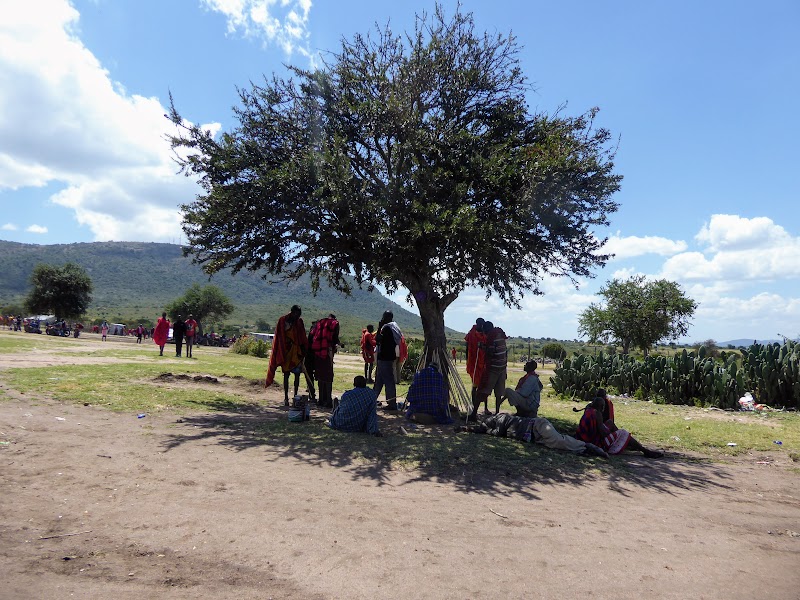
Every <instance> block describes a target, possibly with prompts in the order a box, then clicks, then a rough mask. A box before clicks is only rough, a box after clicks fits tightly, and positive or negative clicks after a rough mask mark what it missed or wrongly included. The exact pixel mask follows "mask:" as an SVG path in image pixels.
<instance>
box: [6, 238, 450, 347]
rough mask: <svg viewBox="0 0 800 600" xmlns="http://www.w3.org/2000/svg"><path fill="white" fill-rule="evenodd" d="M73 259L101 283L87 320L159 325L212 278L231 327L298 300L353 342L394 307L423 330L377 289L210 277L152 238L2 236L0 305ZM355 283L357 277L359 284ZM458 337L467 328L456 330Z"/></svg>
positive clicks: (307, 316)
mask: <svg viewBox="0 0 800 600" xmlns="http://www.w3.org/2000/svg"><path fill="white" fill-rule="evenodd" d="M42 262H43V263H49V264H55V265H63V264H64V263H67V262H73V263H76V264H78V265H80V266H82V267H83V268H84V269H86V271H87V272H88V273H89V276H90V277H91V278H92V282H93V284H94V293H93V302H92V305H91V307H90V309H89V312H88V314H87V319H86V320H87V321H90V320H92V319H100V318H107V319H108V320H109V321H114V322H121V323H133V322H144V323H152V322H153V321H154V320H155V318H156V317H158V316H159V315H160V314H161V312H162V310H163V309H164V306H166V305H167V304H168V303H169V302H172V301H173V300H174V299H175V298H177V297H178V296H180V295H182V294H183V293H184V291H185V290H186V289H187V288H188V287H190V286H191V285H192V284H194V283H198V284H200V285H207V284H209V283H210V284H213V285H216V286H218V287H219V288H221V289H222V290H223V292H224V293H225V294H226V295H227V296H228V297H229V298H230V299H231V301H232V302H233V303H234V304H235V305H236V311H235V312H234V314H233V315H231V317H230V318H229V319H228V321H227V322H226V325H229V326H233V327H237V328H242V329H253V328H254V327H255V322H256V321H257V320H259V319H261V320H265V321H267V322H268V323H270V324H272V325H274V324H275V323H276V321H277V320H278V318H279V317H280V316H281V315H283V314H285V313H286V312H288V310H289V307H291V306H292V305H293V304H299V305H300V306H301V307H302V308H303V318H304V320H305V322H306V324H307V325H308V324H310V323H311V321H312V320H315V319H317V318H319V317H322V316H325V315H327V314H328V313H334V314H335V315H336V316H337V318H339V320H340V321H341V323H342V330H343V338H345V339H346V340H347V342H348V343H353V340H354V339H355V338H360V332H361V329H362V328H363V327H364V326H365V325H366V324H367V323H372V324H373V325H377V323H378V320H379V319H380V317H381V314H382V313H383V311H384V310H391V311H392V312H393V313H394V315H395V320H396V321H397V323H398V324H399V325H400V327H401V328H402V329H403V330H404V331H405V332H407V333H408V334H409V335H411V336H419V337H421V336H422V323H421V321H420V318H419V316H417V315H415V314H414V313H412V312H410V311H408V310H406V309H405V308H403V307H402V306H400V305H398V304H396V303H395V302H392V301H391V300H389V299H388V298H386V297H385V296H383V295H382V294H380V293H379V292H377V291H372V292H368V291H366V290H359V289H358V288H357V287H354V291H353V294H352V296H350V297H348V296H346V295H344V294H342V293H340V292H337V291H335V290H333V289H331V288H328V287H322V288H321V289H320V290H319V292H318V293H317V295H316V296H314V295H313V294H312V292H311V283H310V278H309V277H307V276H306V277H303V278H301V279H300V280H298V281H292V282H287V283H270V282H269V281H267V280H264V279H263V278H262V277H261V275H260V274H258V273H252V272H239V273H237V274H236V275H232V274H231V272H230V271H223V272H220V273H218V274H216V275H214V277H213V278H211V279H209V277H208V276H207V275H205V274H204V273H203V272H202V270H201V268H200V267H199V266H198V265H196V264H193V263H192V261H191V259H190V258H187V257H184V256H183V253H182V250H181V247H180V246H178V245H175V244H160V243H146V242H92V243H77V244H54V245H37V244H20V243H16V242H7V241H0V306H6V305H11V304H14V303H21V301H22V299H23V298H24V296H25V295H26V294H27V293H28V291H29V284H28V279H29V277H30V274H31V272H32V270H33V268H34V267H35V266H36V265H37V264H39V263H42ZM354 286H355V283H354ZM450 333H452V334H453V336H454V337H456V338H457V337H459V335H460V336H461V337H462V338H463V334H458V332H455V331H451V332H450Z"/></svg>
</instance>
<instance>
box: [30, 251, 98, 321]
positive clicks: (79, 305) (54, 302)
mask: <svg viewBox="0 0 800 600" xmlns="http://www.w3.org/2000/svg"><path fill="white" fill-rule="evenodd" d="M30 284H31V286H32V289H31V291H30V293H29V294H28V296H27V298H26V299H25V307H26V308H27V309H28V310H29V311H30V312H31V313H34V314H50V313H52V314H54V315H55V316H56V319H75V318H78V317H80V316H82V315H83V314H84V313H86V310H87V309H88V308H89V304H91V302H92V280H91V278H90V277H89V275H88V274H87V273H86V271H85V270H84V269H83V267H80V266H78V265H76V264H74V263H67V264H65V265H64V266H63V267H57V266H54V265H48V264H45V263H40V264H38V265H36V266H35V267H34V269H33V273H31V277H30Z"/></svg>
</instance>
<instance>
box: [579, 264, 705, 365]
mask: <svg viewBox="0 0 800 600" xmlns="http://www.w3.org/2000/svg"><path fill="white" fill-rule="evenodd" d="M599 293H600V295H601V296H602V297H603V299H604V300H605V303H604V304H592V305H590V306H589V308H587V309H586V310H585V311H583V313H581V315H580V318H579V321H578V331H579V332H580V333H582V334H583V335H586V336H588V338H589V341H590V342H602V343H608V342H615V343H617V344H619V345H621V346H622V353H623V354H628V353H629V352H630V349H631V347H634V348H640V349H641V350H642V352H643V353H644V355H645V356H647V354H648V352H649V350H650V347H651V346H653V344H655V343H656V342H658V341H660V340H663V339H670V340H674V339H677V338H679V337H682V336H684V335H686V333H687V331H688V329H689V325H690V324H691V321H690V319H691V317H692V315H694V311H695V309H696V308H697V303H696V302H695V301H694V300H692V299H691V298H688V297H687V296H685V295H684V293H683V291H682V290H681V288H680V286H679V285H678V284H677V283H674V282H672V281H667V280H666V279H659V280H657V281H646V280H645V277H644V276H642V275H637V276H633V277H631V278H629V279H628V280H627V281H620V280H618V279H614V280H612V281H610V282H608V283H606V285H604V286H603V287H602V288H601V289H600V292H599Z"/></svg>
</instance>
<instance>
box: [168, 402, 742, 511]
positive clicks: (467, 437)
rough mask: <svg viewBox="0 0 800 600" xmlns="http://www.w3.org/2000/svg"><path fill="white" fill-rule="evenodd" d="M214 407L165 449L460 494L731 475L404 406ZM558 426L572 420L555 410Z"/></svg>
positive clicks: (640, 485)
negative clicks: (464, 425) (374, 427)
mask: <svg viewBox="0 0 800 600" xmlns="http://www.w3.org/2000/svg"><path fill="white" fill-rule="evenodd" d="M204 406H205V408H206V409H209V408H210V409H212V410H216V411H217V412H213V413H206V414H196V415H191V416H184V417H181V418H179V419H178V420H177V422H178V427H179V428H180V430H179V431H176V432H175V433H173V434H171V435H169V436H168V437H167V439H166V440H165V441H164V446H165V448H166V450H167V451H170V450H173V449H175V448H177V447H179V446H181V445H183V444H187V443H195V442H211V443H215V444H220V445H222V446H225V447H227V448H229V449H233V450H237V451H244V450H248V449H253V448H261V449H266V450H268V452H267V454H266V458H267V460H269V461H273V462H274V461H278V460H282V459H285V458H292V459H295V460H299V461H303V462H305V463H306V464H311V465H316V466H320V467H322V466H333V467H336V468H339V469H343V470H345V471H346V472H348V473H349V474H350V475H351V477H352V478H353V479H354V480H362V479H368V480H372V481H374V482H376V483H377V484H378V485H389V484H390V481H391V482H392V483H391V484H392V485H397V483H396V475H397V474H398V473H405V474H406V475H407V478H406V479H405V482H406V483H412V482H418V481H436V482H438V483H446V484H450V485H452V486H453V487H454V488H455V489H456V490H458V491H459V492H462V493H478V494H486V495H490V496H505V495H510V494H519V495H522V496H524V497H527V498H530V499H538V495H537V490H539V489H541V488H542V487H543V486H546V485H559V484H562V485H563V484H568V485H573V486H580V485H583V484H586V483H590V482H596V481H602V480H605V481H608V485H609V487H610V489H611V490H613V491H615V492H617V493H619V494H621V495H624V496H628V495H630V494H631V493H633V492H634V491H635V490H636V489H647V490H649V491H653V490H655V491H658V492H660V493H664V494H670V495H676V494H679V493H680V492H682V491H685V490H690V489H693V490H696V489H706V490H712V489H730V485H729V483H728V482H729V480H730V479H731V476H730V475H729V474H728V473H727V472H726V471H725V470H723V469H720V468H719V466H718V465H714V464H712V463H711V462H710V461H703V460H699V461H698V460H696V459H692V460H689V459H687V458H685V457H682V456H681V455H678V454H670V455H668V456H665V457H664V458H663V459H660V460H648V459H645V458H644V457H642V456H641V455H640V454H634V453H630V454H625V455H620V456H616V457H612V458H611V459H610V460H604V459H598V458H588V457H583V456H576V455H572V454H569V453H567V452H561V451H557V450H551V449H549V448H545V447H544V446H540V445H538V444H522V443H519V442H517V441H514V440H510V439H504V438H496V437H492V436H488V435H477V434H470V433H458V434H456V433H454V432H453V428H452V426H422V425H416V424H412V423H410V422H408V421H407V420H405V419H404V418H403V417H402V415H401V414H380V415H379V421H380V429H381V431H382V432H383V434H384V437H380V438H376V437H373V436H370V435H366V434H357V433H343V432H339V431H334V430H331V429H330V428H328V427H327V426H326V425H325V421H326V419H327V417H328V414H329V413H326V412H324V411H323V412H321V411H316V410H315V411H313V415H312V419H311V421H308V422H302V423H292V422H289V421H288V419H287V411H286V409H285V408H284V407H282V406H281V407H278V406H265V405H262V404H255V403H254V404H244V405H238V406H237V407H235V408H233V407H232V405H231V402H230V400H228V399H225V398H220V399H219V404H218V406H217V405H215V403H214V402H211V403H209V402H208V401H206V402H204ZM552 423H553V425H554V426H555V427H556V428H557V429H558V430H559V431H570V428H571V429H573V430H574V424H573V423H570V422H568V421H565V420H560V419H552Z"/></svg>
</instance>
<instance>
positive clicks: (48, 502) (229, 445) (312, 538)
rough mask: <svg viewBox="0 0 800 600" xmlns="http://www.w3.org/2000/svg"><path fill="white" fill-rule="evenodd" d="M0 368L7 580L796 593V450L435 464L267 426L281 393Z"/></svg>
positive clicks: (21, 585) (634, 593)
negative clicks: (550, 468)
mask: <svg viewBox="0 0 800 600" xmlns="http://www.w3.org/2000/svg"><path fill="white" fill-rule="evenodd" d="M0 386H2V387H0V392H4V393H5V395H6V398H7V399H5V400H2V401H0V441H4V442H9V443H8V444H2V445H0V597H2V598H4V599H16V598H35V599H48V598H70V597H74V598H103V599H106V598H114V599H118V600H122V599H128V598H130V599H134V598H135V599H142V598H156V597H163V598H192V599H199V598H218V599H228V598H230V599H233V598H276V599H277V598H298V599H311V598H341V599H351V598H372V599H374V598H492V599H494V598H522V597H526V598H554V597H563V598H573V597H591V598H637V599H639V598H647V599H652V598H681V599H686V598H709V599H711V598H714V599H716V598H719V599H726V600H734V599H753V598H770V599H776V600H777V599H784V598H785V599H796V598H798V597H800V591H798V590H800V571H798V565H800V537H795V536H797V533H796V532H800V487H799V486H798V483H800V477H799V476H798V475H797V474H796V473H795V472H793V471H791V470H789V468H788V467H787V465H779V464H776V463H773V464H769V465H757V464H753V462H754V461H753V459H752V458H751V459H750V460H749V462H744V461H741V460H740V461H736V462H731V463H729V464H720V463H710V462H704V461H694V460H689V459H686V460H683V459H669V460H662V461H645V460H644V459H638V458H636V457H634V456H629V457H624V458H617V459H615V460H620V461H625V463H626V464H627V466H628V468H629V471H630V472H631V473H632V474H631V475H629V476H627V477H625V478H619V477H614V476H608V475H604V474H601V473H597V474H595V475H593V476H591V477H590V478H589V480H578V479H576V478H574V477H570V476H569V474H562V475H561V476H558V475H553V474H552V473H551V474H548V475H542V477H541V479H531V480H524V481H523V480H520V479H519V478H514V477H513V476H511V477H507V476H505V475H502V476H500V475H498V476H497V477H492V476H490V475H483V476H475V475H470V474H468V473H465V474H464V477H463V478H459V477H458V476H457V475H456V476H455V477H453V476H449V477H447V478H441V479H440V478H436V477H428V476H423V475H422V474H420V473H417V472H413V471H411V472H403V471H387V470H385V469H380V468H376V467H374V466H373V465H370V464H364V463H359V462H357V461H354V460H347V457H342V456H341V455H339V456H336V457H334V456H330V457H329V456H326V454H325V452H324V450H323V451H321V452H318V453H315V454H302V453H300V452H298V451H297V450H296V449H294V448H292V447H289V446H286V445H284V444H283V443H282V441H281V440H279V439H276V440H271V441H270V442H269V443H263V442H262V441H260V440H257V439H256V438H254V437H253V436H252V435H250V434H249V432H251V431H252V427H251V425H252V424H253V422H254V421H257V420H258V419H260V418H272V417H270V416H269V410H270V409H269V408H267V409H265V411H263V412H261V413H257V414H255V415H254V414H242V413H238V414H233V415H219V414H215V415H214V416H209V415H202V414H199V415H193V416H189V417H186V416H184V417H179V416H177V415H172V414H164V413H162V414H158V415H152V416H151V415H148V416H147V417H146V418H144V419H137V418H136V415H135V414H118V413H111V412H108V411H105V410H102V409H100V408H95V407H85V406H75V405H62V404H59V403H56V402H54V401H52V400H48V399H46V398H26V397H23V396H20V395H19V394H17V393H15V392H14V390H10V389H8V386H7V385H6V384H5V383H3V382H2V372H0ZM277 399H278V397H277V396H275V398H274V399H273V400H277ZM220 419H228V420H230V421H231V422H235V423H236V424H237V427H231V428H229V429H226V430H220V429H219V428H218V427H215V423H216V424H217V425H218V423H219V420H220ZM509 443H512V442H509ZM65 534H76V535H65ZM51 536H64V537H51ZM41 538H50V539H41Z"/></svg>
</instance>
